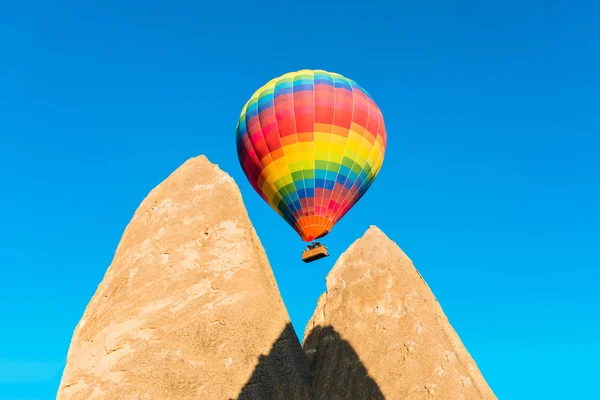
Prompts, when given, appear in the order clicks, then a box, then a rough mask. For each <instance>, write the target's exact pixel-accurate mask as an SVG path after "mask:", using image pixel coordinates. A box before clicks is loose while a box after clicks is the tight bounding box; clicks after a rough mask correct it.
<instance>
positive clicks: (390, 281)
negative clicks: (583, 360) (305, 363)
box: [303, 227, 496, 400]
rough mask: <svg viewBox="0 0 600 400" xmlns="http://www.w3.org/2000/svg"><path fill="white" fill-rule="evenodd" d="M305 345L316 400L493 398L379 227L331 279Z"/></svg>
mask: <svg viewBox="0 0 600 400" xmlns="http://www.w3.org/2000/svg"><path fill="white" fill-rule="evenodd" d="M303 346H304V350H305V352H306V354H307V356H308V359H309V362H310V365H311V394H312V396H311V398H312V399H314V400H325V399H327V400H335V399H384V398H385V399H388V400H391V399H394V400H395V399H408V400H417V399H457V400H459V399H464V400H466V399H496V397H495V395H494V394H493V392H492V390H491V389H490V388H489V386H488V385H487V383H486V382H485V380H484V378H483V376H482V375H481V373H480V372H479V369H478V368H477V366H476V364H475V362H474V361H473V359H472V358H471V356H470V355H469V353H468V352H467V350H466V349H465V348H464V346H463V344H462V343H461V341H460V339H459V338H458V336H457V334H456V332H455V331H454V330H453V329H452V327H451V326H450V323H449V322H448V319H447V318H446V316H445V315H444V313H443V312H442V309H441V307H440V305H439V304H438V302H437V300H436V298H435V297H434V295H433V293H431V290H430V289H429V287H428V286H427V284H426V283H425V281H424V280H423V279H422V278H421V276H420V274H419V273H418V272H417V270H416V269H415V268H414V266H413V264H412V262H411V260H410V259H409V258H408V257H407V256H406V255H405V254H404V253H403V252H402V250H401V249H400V248H399V247H398V246H397V245H396V244H395V243H394V242H392V241H391V240H390V239H388V238H387V236H385V234H384V233H383V232H381V231H380V230H379V229H378V228H376V227H371V228H369V230H368V231H367V232H366V233H365V235H364V236H363V237H362V238H360V239H359V240H357V241H356V242H355V243H354V244H352V246H350V248H349V249H348V250H347V251H346V252H345V253H344V254H343V255H342V256H341V257H340V258H339V260H338V261H337V262H336V264H335V266H334V267H333V269H332V270H331V272H330V273H329V275H328V276H327V292H326V293H324V294H323V295H322V296H321V297H320V298H319V301H318V305H317V309H316V310H315V313H314V315H313V317H312V319H311V320H310V321H309V323H308V325H307V327H306V332H305V338H304V344H303Z"/></svg>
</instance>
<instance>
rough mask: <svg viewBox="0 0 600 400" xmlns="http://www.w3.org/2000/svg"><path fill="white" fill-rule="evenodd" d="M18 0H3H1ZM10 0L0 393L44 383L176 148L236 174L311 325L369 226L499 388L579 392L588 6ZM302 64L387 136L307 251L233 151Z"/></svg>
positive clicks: (594, 227)
mask: <svg viewBox="0 0 600 400" xmlns="http://www.w3.org/2000/svg"><path fill="white" fill-rule="evenodd" d="M7 3H8V2H7ZM10 3H13V4H3V5H2V6H0V7H1V10H0V37H1V38H2V39H0V178H2V182H3V184H4V185H3V188H4V190H3V191H2V196H0V217H1V220H2V229H0V252H1V255H0V266H1V268H0V274H1V275H0V315H1V318H2V329H0V340H1V341H2V346H1V347H0V348H1V350H0V400H8V399H11V400H25V399H27V400H32V399H36V400H37V399H50V398H54V396H55V394H56V390H57V387H58V383H59V380H60V375H61V373H62V368H63V366H64V362H65V358H66V353H67V349H68V346H69V342H70V339H71V335H72V332H73V329H74V327H75V325H76V324H77V322H78V320H79V319H80V317H81V315H82V313H83V310H84V308H85V306H86V305H87V303H88V301H89V299H90V298H91V296H92V295H93V293H94V291H95V289H96V287H97V285H98V284H99V282H100V281H101V279H102V277H103V276H104V273H105V271H106V268H107V267H108V265H109V264H110V262H111V260H112V256H113V254H114V251H115V249H116V246H117V244H118V241H119V239H120V237H121V234H122V232H123V230H124V228H125V226H126V224H127V223H128V222H129V220H130V218H131V216H132V214H133V212H134V211H135V209H136V208H137V207H138V205H139V204H140V203H141V201H142V200H143V198H144V197H145V196H146V195H147V194H148V192H149V191H150V190H151V189H152V188H153V187H154V186H156V185H157V184H158V183H160V182H161V181H162V180H163V179H164V178H165V177H167V176H168V175H169V174H170V173H171V172H172V171H173V170H174V169H176V168H177V167H178V166H179V165H181V164H182V163H183V162H184V161H185V160H186V159H188V158H189V157H193V156H196V155H199V154H205V155H207V156H208V157H209V159H210V160H211V161H213V162H215V163H217V164H219V165H220V167H221V168H223V169H224V170H225V171H227V172H228V173H229V174H231V175H232V176H233V177H234V178H235V180H236V181H237V183H238V185H239V186H240V188H241V190H242V193H243V196H244V201H245V202H246V205H247V207H248V211H249V213H250V216H251V218H252V220H253V222H254V224H255V227H256V230H257V232H258V234H259V236H260V238H261V241H262V243H263V244H264V246H265V248H266V251H267V254H268V256H269V259H270V261H271V264H272V267H273V270H274V273H275V275H276V278H277V281H278V285H279V288H280V290H281V292H282V295H283V297H284V300H285V302H286V305H287V307H288V310H289V313H290V315H291V318H292V321H293V323H294V326H295V328H296V330H297V332H298V335H299V336H302V333H303V331H304V327H305V324H306V322H307V320H308V318H309V317H310V315H311V314H312V311H313V309H314V306H315V303H316V299H317V297H318V296H319V294H320V293H321V292H322V291H323V290H324V288H325V283H324V282H325V281H324V278H325V276H326V274H327V272H328V271H329V269H330V268H331V266H332V265H333V263H334V261H335V259H336V258H337V256H338V255H339V254H340V253H341V252H343V251H344V250H345V249H346V248H347V246H348V245H350V244H351V243H352V242H353V241H354V240H355V239H356V238H358V237H359V236H361V235H362V234H363V233H364V231H365V230H366V229H367V228H368V226H369V225H377V226H379V227H380V228H381V229H382V230H383V231H384V232H385V233H386V234H387V235H388V236H389V237H390V238H392V239H393V240H394V241H396V242H397V243H398V244H399V245H400V246H401V247H402V249H403V250H404V251H405V252H406V253H407V254H408V255H409V257H411V258H412V260H413V261H414V263H415V265H416V267H417V268H418V269H419V271H420V272H421V274H422V275H423V276H424V278H425V279H426V280H427V282H428V284H429V286H430V287H431V288H432V290H433V291H434V294H435V295H436V296H437V298H438V300H439V301H440V303H441V305H442V308H443V309H444V311H445V313H446V314H447V316H448V318H449V319H450V322H451V323H452V325H453V326H454V328H455V329H456V330H457V332H458V334H459V335H460V337H461V339H462V340H463V342H464V343H465V345H466V347H467V349H468V350H469V351H470V353H471V355H472V356H473V357H474V359H475V360H476V362H477V364H478V365H479V367H480V369H481V370H482V372H483V374H484V376H485V378H486V380H487V381H488V383H489V384H490V385H491V387H492V389H493V390H494V391H495V393H496V394H497V395H498V397H499V398H501V399H564V398H584V397H589V393H590V390H593V388H592V387H591V386H590V385H591V384H592V382H595V381H597V376H596V375H595V374H594V371H597V360H598V359H599V358H600V313H599V312H598V308H599V306H600V300H599V299H598V296H597V290H598V282H600V271H599V267H600V255H599V253H598V250H599V246H598V243H600V211H599V207H598V204H599V203H600V160H599V156H598V154H599V153H600V96H599V95H598V94H599V93H600V75H599V73H598V71H600V39H599V38H600V6H599V5H598V4H594V2H591V1H590V2H587V3H586V2H577V1H566V0H559V1H553V2H548V1H512V0H511V1H506V2H501V3H498V4H491V3H489V2H478V1H464V0H463V1H460V0H459V1H453V2H435V1H422V2H396V1H389V2H383V1H378V0H372V1H368V2H359V1H348V0H344V1H341V0H339V1H337V2H330V1H325V2H322V1H314V0H311V1H306V2H303V3H295V4H294V3H288V2H283V1H282V2H278V1H272V2H260V1H255V2H242V3H237V2H236V3H235V4H233V3H232V2H213V3H211V4H206V3H205V2H197V1H196V2H192V1H189V2H183V1H171V2H154V1H143V2H142V1H129V2H127V4H124V3H123V2H121V1H103V2H99V3H101V4H102V5H93V4H87V5H84V4H82V3H80V2H67V1H52V2H50V1H46V0H40V1H35V2H33V1H26V0H23V1H20V2H10ZM303 68H321V69H326V70H330V71H335V72H338V73H341V74H343V75H345V76H348V77H349V78H351V79H354V80H356V81H357V82H358V83H359V84H360V85H362V86H363V87H365V88H366V89H367V90H368V91H369V92H370V93H371V94H372V95H373V97H374V98H375V100H376V101H377V103H378V105H379V106H380V108H381V109H382V112H383V115H384V117H385V121H386V127H387V131H388V140H389V143H388V148H387V152H386V159H385V161H384V165H383V169H382V171H381V173H380V175H379V177H378V178H377V180H376V182H375V183H374V185H373V186H372V187H371V189H370V190H369V192H368V193H367V195H366V196H365V197H363V199H361V201H360V202H359V203H358V204H357V205H356V206H355V208H354V209H353V210H352V211H351V212H350V213H349V214H348V215H346V217H345V218H344V219H343V220H342V221H341V222H340V223H339V224H338V225H337V226H336V228H335V229H334V230H333V231H332V233H331V234H330V235H329V236H328V237H327V240H325V243H326V244H327V245H328V247H329V249H330V251H331V253H332V256H331V257H329V258H328V259H325V260H322V261H320V262H317V263H313V264H310V265H305V264H303V263H302V262H301V261H300V259H299V253H300V251H301V250H302V248H303V246H304V244H303V242H301V241H300V239H299V238H298V236H297V235H296V234H295V232H294V231H293V230H292V229H291V228H289V227H288V226H287V225H286V224H285V222H284V221H283V220H282V219H281V218H279V217H278V216H277V215H276V214H275V213H274V212H273V211H272V210H271V209H270V208H268V206H267V205H266V204H264V203H263V202H262V200H261V199H260V198H259V197H258V196H257V195H256V194H255V193H254V192H253V190H252V188H251V187H250V185H249V184H248V182H247V181H246V179H245V177H244V175H243V173H242V171H241V168H240V167H239V165H238V161H237V158H236V152H235V142H234V135H235V126H236V122H237V117H238V116H239V112H240V110H241V107H242V106H243V104H244V102H245V101H246V100H247V98H248V97H249V96H250V95H251V94H252V92H253V91H254V90H255V89H256V88H258V87H259V86H260V85H262V84H263V83H265V82H266V81H268V80H269V79H270V78H272V77H275V76H278V75H280V74H283V73H285V72H288V71H293V70H298V69H303Z"/></svg>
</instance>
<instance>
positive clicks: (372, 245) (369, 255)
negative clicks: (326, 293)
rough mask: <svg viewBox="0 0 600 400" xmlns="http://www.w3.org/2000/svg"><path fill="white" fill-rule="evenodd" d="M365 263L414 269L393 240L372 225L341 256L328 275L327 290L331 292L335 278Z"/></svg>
mask: <svg viewBox="0 0 600 400" xmlns="http://www.w3.org/2000/svg"><path fill="white" fill-rule="evenodd" d="M365 262H369V263H370V264H372V265H375V264H381V265H387V267H385V268H386V269H387V268H389V266H390V265H391V264H392V263H399V265H401V266H404V267H405V268H408V269H413V270H414V267H413V266H412V262H411V260H410V258H408V256H407V255H406V254H405V253H404V252H403V251H402V249H401V248H400V247H399V246H398V245H397V244H396V242H394V241H393V240H391V239H390V238H389V237H388V236H387V235H386V234H385V233H384V232H383V231H382V230H381V229H379V228H378V227H377V226H375V225H371V226H370V227H369V228H368V229H367V230H366V232H365V233H364V234H363V236H362V237H360V238H359V239H357V240H356V241H354V243H352V244H351V245H350V247H348V249H347V250H346V251H345V252H344V253H343V254H342V255H341V256H340V258H339V259H338V260H337V261H336V263H335V265H334V266H333V268H332V269H331V271H330V272H329V274H328V275H327V279H326V281H327V290H330V283H333V282H334V281H336V279H335V276H336V275H337V276H339V275H340V274H345V273H346V272H348V271H346V270H348V269H353V268H355V267H358V268H359V269H360V268H362V267H361V265H362V264H364V263H365Z"/></svg>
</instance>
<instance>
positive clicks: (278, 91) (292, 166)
mask: <svg viewBox="0 0 600 400" xmlns="http://www.w3.org/2000/svg"><path fill="white" fill-rule="evenodd" d="M386 142H387V135H386V130H385V124H384V121H383V115H382V113H381V111H380V110H379V108H378V106H377V105H376V104H375V102H374V101H373V98H372V97H371V95H370V94H369V93H368V92H367V91H366V90H365V89H363V88H362V87H360V86H359V85H358V84H357V83H356V82H354V81H353V80H351V79H348V78H346V77H344V76H342V75H340V74H337V73H332V72H327V71H323V70H308V69H305V70H300V71H297V72H290V73H287V74H284V75H282V76H280V77H278V78H275V79H272V80H271V81H269V82H268V83H267V84H265V85H264V86H262V87H261V88H259V89H258V90H257V91H256V92H255V93H254V94H253V95H252V97H251V98H250V100H248V102H247V103H246V104H245V105H244V107H243V109H242V112H241V115H240V118H239V120H238V124H237V128H236V145H237V154H238V158H239V162H240V165H241V167H242V169H243V171H244V173H245V175H246V177H247V178H248V181H249V182H250V184H251V185H252V187H253V188H254V190H255V191H256V192H257V193H258V194H259V195H260V196H261V197H262V198H263V199H264V200H265V201H266V202H267V203H268V204H269V205H270V206H271V207H272V208H273V209H274V210H275V211H276V212H277V213H278V214H279V215H280V216H281V217H282V218H283V219H284V220H285V221H286V222H287V223H288V224H289V225H291V226H292V228H294V229H295V230H296V232H297V233H298V234H299V235H300V238H301V239H302V240H303V241H304V242H312V241H314V240H316V239H319V238H322V237H324V236H325V235H327V234H328V233H329V232H330V231H331V229H332V228H333V226H334V225H335V224H336V223H337V222H338V221H339V220H340V219H341V218H342V217H343V216H344V215H345V214H346V213H347V212H348V211H349V210H350V209H351V208H352V206H354V204H356V202H357V201H358V200H359V199H360V198H361V197H362V196H363V195H364V194H365V193H366V191H367V190H368V189H369V187H370V186H371V184H372V183H373V181H374V179H375V177H376V176H377V174H378V173H379V170H380V169H381V165H382V163H383V158H384V154H385V148H386ZM324 256H327V249H326V248H325V246H323V245H322V244H320V243H318V242H317V243H313V244H311V245H309V246H308V247H307V248H306V249H305V251H304V252H303V260H304V261H305V262H310V261H314V260H315V259H318V258H321V257H324Z"/></svg>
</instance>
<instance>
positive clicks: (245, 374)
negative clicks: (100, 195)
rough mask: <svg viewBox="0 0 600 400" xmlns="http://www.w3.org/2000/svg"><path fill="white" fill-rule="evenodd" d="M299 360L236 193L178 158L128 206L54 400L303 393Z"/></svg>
mask: <svg viewBox="0 0 600 400" xmlns="http://www.w3.org/2000/svg"><path fill="white" fill-rule="evenodd" d="M307 384H308V369H307V365H306V359H305V357H304V354H303V353H302V349H301V347H300V344H299V341H298V338H297V337H296V334H295V333H294V331H293V329H291V325H290V320H289V316H288V314H287V311H286V308H285V306H284V304H283V302H282V299H281V296H280V294H279V291H278V288H277V284H276V282H275V279H274V277H273V273H272V271H271V268H270V266H269V263H268V261H267V258H266V255H265V252H264V249H263V248H262V246H261V244H260V242H259V240H258V238H257V236H256V233H255V231H254V228H253V227H252V224H251V223H250V220H249V218H248V215H247V212H246V209H245V207H244V204H243V202H242V197H241V195H240V192H239V190H238V188H237V186H236V184H235V182H234V181H233V179H232V178H231V177H229V176H228V175H227V174H226V173H224V172H222V171H221V170H220V169H219V168H218V167H217V166H215V165H213V164H211V163H210V162H209V161H208V160H207V159H206V157H204V156H200V157H197V158H194V159H190V160H188V161H187V162H186V163H184V164H183V165H182V166H181V167H180V168H178V169H177V170H176V171H175V172H174V173H173V174H171V176H169V177H168V178H167V179H166V180H165V181H163V182H162V183H161V184H160V185H159V186H158V187H156V188H155V189H154V190H152V191H151V192H150V194H149V195H148V197H147V198H146V199H145V200H144V201H143V202H142V204H141V205H140V207H139V208H138V209H137V211H136V212H135V215H134V216H133V219H132V220H131V222H130V223H129V225H128V226H127V228H126V230H125V233H124V234H123V237H122V239H121V242H120V243H119V246H118V248H117V250H116V253H115V256H114V259H113V262H112V264H111V265H110V267H109V268H108V271H107V272H106V275H105V277H104V279H103V281H102V283H101V284H100V285H99V287H98V289H97V291H96V293H95V294H94V296H93V297H92V299H91V301H90V303H89V305H88V306H87V308H86V310H85V313H84V315H83V318H82V319H81V321H80V322H79V324H78V325H77V327H76V329H75V332H74V335H73V339H72V342H71V346H70V348H69V353H68V357H67V365H66V368H65V370H64V374H63V377H62V381H61V383H60V387H59V391H58V395H57V398H58V399H60V400H67V399H69V400H70V399H73V400H75V399H81V400H92V399H104V400H106V399H111V400H119V399H156V400H160V399H169V400H175V399H177V400H185V399H202V400H209V399H218V400H221V399H232V398H238V397H239V398H240V399H268V398H281V399H284V398H285V399H300V398H302V399H306V395H307Z"/></svg>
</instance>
